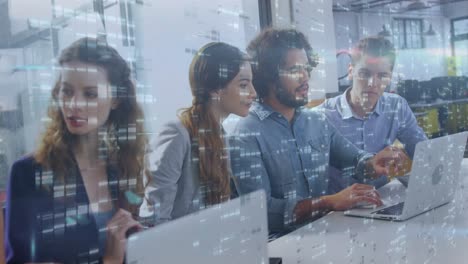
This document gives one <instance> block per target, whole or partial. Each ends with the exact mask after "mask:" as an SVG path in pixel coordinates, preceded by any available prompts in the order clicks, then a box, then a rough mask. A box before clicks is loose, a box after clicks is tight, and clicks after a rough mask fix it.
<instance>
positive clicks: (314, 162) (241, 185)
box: [230, 103, 372, 233]
mask: <svg viewBox="0 0 468 264" xmlns="http://www.w3.org/2000/svg"><path fill="white" fill-rule="evenodd" d="M230 140H231V141H230V143H231V144H230V151H231V167H232V171H233V174H234V179H235V183H236V185H237V189H238V191H239V194H241V195H242V194H245V193H249V192H253V191H255V190H258V189H264V190H265V191H266V193H267V196H268V225H269V230H270V232H271V233H278V232H284V231H286V230H288V229H290V228H292V227H293V226H294V225H293V215H292V212H293V210H294V207H295V205H296V203H297V202H299V201H300V200H303V199H306V198H316V197H320V196H323V195H326V194H327V189H328V168H329V165H333V166H334V167H337V168H341V169H344V170H345V171H348V172H349V173H351V174H352V175H353V176H355V177H358V178H362V177H364V175H363V172H364V169H365V161H366V160H367V159H368V158H370V157H371V156H372V155H371V154H368V153H366V152H364V151H361V150H359V149H358V148H356V147H355V146H354V145H353V144H351V143H350V142H349V141H348V140H346V139H345V138H344V137H343V136H341V134H339V133H337V131H336V129H335V128H334V127H333V126H332V125H330V124H329V123H328V121H327V120H326V118H325V116H324V115H323V113H321V112H319V111H315V110H309V109H297V110H296V113H295V116H294V118H293V120H292V122H291V123H289V122H288V121H287V120H286V118H284V117H283V116H282V115H281V114H279V113H277V112H275V111H274V110H272V109H271V108H270V107H268V106H266V105H264V104H259V103H255V104H254V105H253V107H252V108H251V110H250V113H249V115H248V116H247V117H246V118H243V119H241V120H240V121H239V123H238V124H237V126H236V127H235V129H234V131H233V133H232V134H231V137H230Z"/></svg>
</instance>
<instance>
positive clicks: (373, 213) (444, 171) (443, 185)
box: [344, 132, 468, 221]
mask: <svg viewBox="0 0 468 264" xmlns="http://www.w3.org/2000/svg"><path fill="white" fill-rule="evenodd" d="M467 137H468V132H462V133H457V134H453V135H449V136H445V137H440V138H435V139H431V140H426V141H422V142H419V143H418V144H417V145H416V149H415V152H414V159H413V165H412V168H411V172H410V177H409V181H408V186H407V188H406V195H405V198H404V201H400V202H398V203H396V204H395V203H393V204H392V203H390V204H385V205H384V206H380V207H377V208H373V209H359V208H356V209H351V210H348V211H345V212H344V214H345V215H348V216H358V217H368V218H376V219H384V220H392V221H404V220H406V219H409V218H411V217H414V216H417V215H419V214H422V213H424V212H426V211H429V210H431V209H433V208H436V207H439V206H441V205H444V204H446V203H449V202H450V201H451V200H452V199H453V197H454V195H455V191H456V190H457V186H458V182H459V180H458V178H459V174H460V168H461V163H462V161H463V154H464V152H465V145H466V140H467ZM384 187H385V186H384Z"/></svg>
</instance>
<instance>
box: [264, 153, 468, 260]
mask: <svg viewBox="0 0 468 264" xmlns="http://www.w3.org/2000/svg"><path fill="white" fill-rule="evenodd" d="M460 173H461V175H460V177H461V178H462V179H463V183H462V184H461V185H460V189H459V190H458V191H457V193H456V196H455V200H454V201H453V202H451V203H449V204H447V205H444V206H442V207H439V208H437V209H435V210H433V211H429V212H426V213H424V214H422V215H419V216H417V217H414V218H411V219H409V220H407V221H404V222H390V221H384V220H373V219H365V218H355V217H348V216H344V215H343V213H342V212H333V213H331V214H329V215H327V216H325V217H323V218H321V219H319V220H317V221H315V222H313V223H310V224H308V225H306V226H304V227H302V228H300V229H298V230H296V231H294V232H293V233H290V234H288V235H286V236H283V237H281V238H279V239H277V240H275V241H273V242H271V243H269V245H268V249H269V255H270V257H281V258H283V263H284V264H292V263H294V264H305V263H378V264H380V263H444V264H445V263H446V264H448V263H468V177H467V176H468V159H464V161H463V164H462V170H461V172H460ZM392 184H393V186H396V187H397V188H399V187H398V185H399V184H400V183H399V182H395V183H393V182H392Z"/></svg>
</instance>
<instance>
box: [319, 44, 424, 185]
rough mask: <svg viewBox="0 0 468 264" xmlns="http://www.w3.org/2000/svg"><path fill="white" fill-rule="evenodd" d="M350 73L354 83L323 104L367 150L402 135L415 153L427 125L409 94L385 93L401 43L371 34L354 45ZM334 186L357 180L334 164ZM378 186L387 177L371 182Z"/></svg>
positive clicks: (409, 150) (376, 149)
mask: <svg viewBox="0 0 468 264" xmlns="http://www.w3.org/2000/svg"><path fill="white" fill-rule="evenodd" d="M351 57H352V63H351V65H350V66H349V76H350V79H351V80H352V86H351V87H350V88H348V89H347V90H346V91H345V92H344V93H343V94H342V95H339V96H337V97H334V98H331V99H328V100H327V101H325V102H324V103H323V104H322V105H320V106H319V107H318V109H322V110H324V111H325V114H326V116H327V118H328V120H329V121H330V122H331V123H332V124H333V125H334V126H335V127H336V129H337V130H338V131H339V132H340V133H341V134H342V135H343V136H344V137H346V138H347V139H348V140H349V141H350V142H352V143H353V144H354V145H355V146H357V147H358V148H359V149H361V150H365V151H366V152H371V153H377V152H379V151H381V150H382V149H384V148H385V147H387V146H390V145H392V144H393V142H394V141H395V140H396V139H398V140H399V141H400V142H401V143H403V145H404V147H405V150H406V153H407V154H408V156H409V157H413V154H414V149H415V146H416V143H418V142H419V141H422V140H426V139H427V137H426V135H425V134H424V132H423V130H422V129H421V128H420V127H419V126H418V123H417V121H416V118H415V117H414V114H413V112H412V111H411V109H410V107H409V106H408V103H407V102H406V100H405V99H404V98H402V97H401V96H399V95H396V94H390V93H385V92H384V91H385V89H386V88H387V86H388V85H389V84H390V80H391V78H392V70H393V66H394V63H395V49H394V47H393V45H392V44H391V42H390V41H388V40H387V39H385V38H381V37H368V38H365V39H362V40H361V41H359V43H358V44H357V45H356V47H354V48H353V49H352V50H351ZM331 173H332V175H333V176H332V179H333V183H332V184H331V185H332V186H334V187H332V189H334V191H339V190H340V189H342V188H344V187H346V186H347V185H350V184H352V183H354V182H355V179H353V178H352V177H346V176H344V175H340V173H339V172H336V171H333V170H332V172H331ZM369 183H371V184H373V185H375V186H376V187H379V186H382V185H383V184H385V183H387V177H384V176H382V177H380V178H379V179H377V180H374V181H372V182H369Z"/></svg>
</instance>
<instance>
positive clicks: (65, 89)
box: [60, 86, 73, 97]
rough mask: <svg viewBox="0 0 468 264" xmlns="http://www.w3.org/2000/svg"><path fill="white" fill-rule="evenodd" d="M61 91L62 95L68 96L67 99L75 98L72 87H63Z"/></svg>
mask: <svg viewBox="0 0 468 264" xmlns="http://www.w3.org/2000/svg"><path fill="white" fill-rule="evenodd" d="M60 90H61V93H62V95H64V96H66V97H71V96H73V89H72V88H70V87H67V86H62V88H61V89H60Z"/></svg>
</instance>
